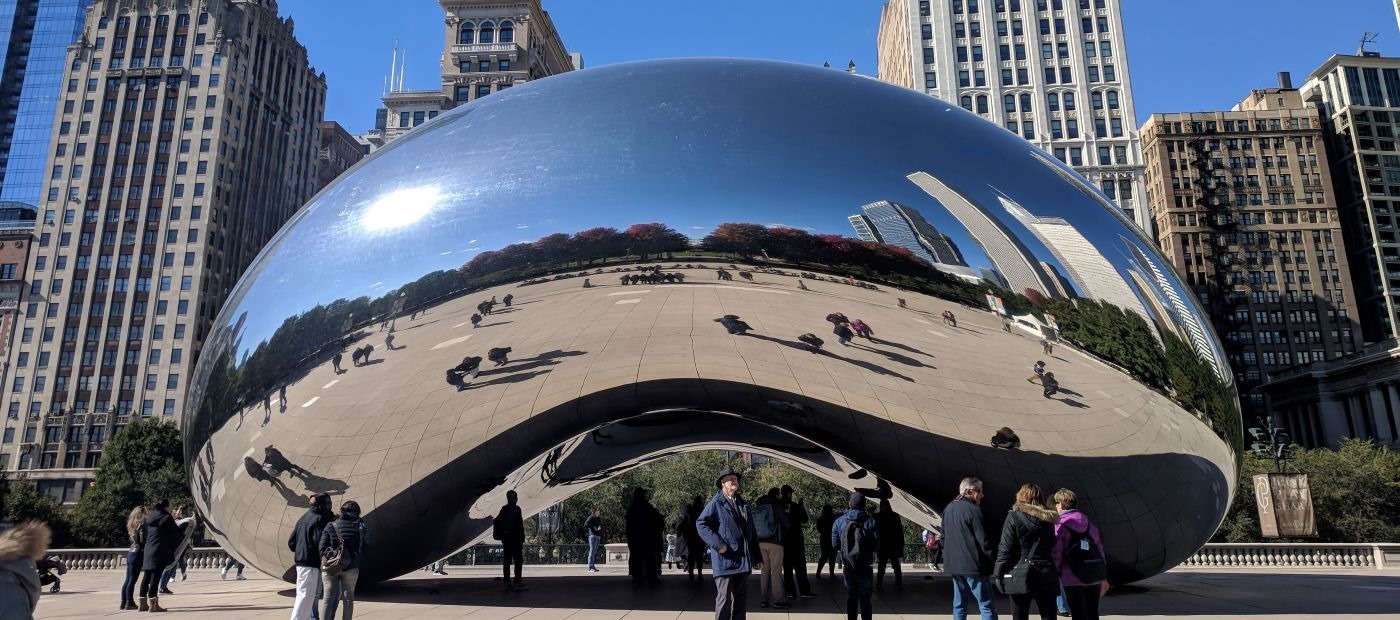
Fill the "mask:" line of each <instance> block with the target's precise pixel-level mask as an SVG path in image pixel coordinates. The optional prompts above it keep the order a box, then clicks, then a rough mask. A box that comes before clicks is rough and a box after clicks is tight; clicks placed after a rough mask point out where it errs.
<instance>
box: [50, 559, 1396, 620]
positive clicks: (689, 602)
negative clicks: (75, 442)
mask: <svg viewBox="0 0 1400 620" xmlns="http://www.w3.org/2000/svg"><path fill="white" fill-rule="evenodd" d="M582 568H583V567H581V566H549V567H541V566H527V567H525V579H526V580H527V581H529V582H530V584H531V586H532V587H531V589H530V590H528V591H525V592H502V591H501V590H500V584H499V583H498V582H495V581H492V580H491V577H493V576H496V575H498V574H499V572H500V571H499V568H497V567H472V568H468V567H458V566H451V567H448V572H449V573H450V575H449V576H448V577H444V578H440V579H439V578H427V577H426V576H427V573H423V572H415V573H413V574H412V575H409V576H406V577H403V578H400V579H395V580H393V581H390V582H388V583H387V584H385V586H384V587H382V588H377V589H374V590H369V589H368V588H367V587H365V586H364V585H363V582H361V584H362V585H361V587H360V588H359V591H358V592H357V595H356V600H355V617H357V618H359V617H364V618H376V619H379V620H396V619H412V620H430V619H436V618H464V617H465V618H490V619H505V618H521V619H529V620H560V619H563V618H570V619H589V620H621V619H623V618H626V619H627V620H636V619H648V620H663V619H665V620H704V619H706V618H713V617H714V593H715V590H714V585H713V583H711V581H710V579H709V578H708V577H707V578H706V579H705V580H704V581H703V582H702V583H700V584H697V585H692V584H689V583H686V581H685V579H684V578H683V577H682V576H679V575H675V574H673V573H672V572H671V571H665V572H664V574H663V577H662V580H661V581H662V583H661V586H660V587H659V588H656V589H651V590H636V591H634V590H632V589H631V587H629V585H628V584H629V581H628V579H627V578H626V576H625V575H624V573H625V569H622V568H613V567H608V568H604V569H602V570H603V572H602V573H600V574H597V575H587V574H584V573H583V572H582ZM905 571H906V572H905V578H906V579H907V580H908V581H907V582H906V583H905V586H904V588H903V589H895V588H892V587H889V584H886V586H885V588H883V589H882V590H879V591H877V592H876V593H875V597H874V606H873V607H874V608H873V611H874V612H875V617H876V618H903V619H906V620H925V619H928V620H932V619H935V618H937V619H943V618H947V617H948V611H949V610H950V609H951V608H952V594H951V591H952V587H951V586H950V584H949V581H948V578H947V577H944V576H939V577H937V578H935V579H933V580H925V579H923V578H922V574H923V573H922V571H915V570H910V569H908V568H906V569H905ZM1266 571H1267V572H1266ZM887 578H888V576H887ZM752 579H753V581H752V582H750V583H749V592H750V594H749V605H750V607H749V609H750V614H751V615H753V614H759V615H760V617H773V618H777V617H792V618H841V617H844V616H843V613H844V609H845V604H846V593H845V590H844V588H842V586H841V581H840V579H830V578H823V579H816V578H814V579H812V584H813V590H814V593H815V594H816V595H817V597H816V598H814V599H801V600H799V601H798V603H797V605H796V606H795V607H794V608H793V609H791V610H784V611H783V612H781V615H779V614H778V613H771V614H770V613H768V612H772V611H773V610H768V609H765V610H760V609H759V608H758V602H757V600H756V599H757V598H758V583H757V580H758V578H757V577H756V576H755V577H753V578H752ZM121 581H122V574H121V573H120V572H118V571H71V572H69V573H68V575H67V576H65V577H64V578H63V593H61V594H56V595H51V594H44V595H43V597H42V598H41V599H40V602H39V609H38V613H37V615H36V617H38V618H73V619H79V618H81V619H83V620H86V619H88V618H105V617H108V615H112V616H113V617H117V616H124V615H125V614H124V612H116V611H113V608H112V606H111V604H112V601H113V600H114V599H116V598H117V587H118V586H119V585H121ZM171 587H172V588H173V589H174V590H175V592H176V594H174V595H170V596H162V597H161V598H160V602H161V605H163V606H166V607H169V608H170V610H171V611H172V612H174V613H172V614H171V615H172V616H173V615H176V614H179V613H180V612H192V611H197V612H198V613H199V614H200V617H201V618H208V619H210V620H225V619H228V620H232V619H238V620H243V619H246V618H268V619H272V618H277V619H279V620H280V619H283V618H286V617H287V612H288V610H289V609H290V608H291V605H292V598H291V594H292V589H291V586H289V585H288V584H286V583H283V582H281V581H274V580H271V579H268V578H266V577H263V576H261V575H258V574H257V573H256V572H255V571H252V570H251V569H250V571H249V579H248V580H247V581H219V578H218V575H217V574H216V573H215V571H213V570H198V569H191V570H190V573H189V581H176V582H175V583H174V584H173V585H172V586H171ZM1397 591H1400V571H1396V570H1384V571H1377V570H1374V569H1366V570H1331V569H1329V570H1308V569H1289V570H1283V569H1248V570H1238V569H1236V570H1231V569H1209V570H1204V569H1185V570H1183V569H1178V570H1174V571H1171V572H1169V573H1166V574H1163V575H1158V576H1156V577H1153V578H1151V579H1148V580H1147V581H1143V582H1140V583H1137V584H1134V585H1133V586H1131V587H1129V588H1122V589H1118V590H1115V591H1113V592H1110V594H1109V596H1108V597H1107V598H1105V599H1104V600H1103V602H1102V608H1101V611H1102V617H1103V618H1105V619H1106V620H1115V619H1117V620H1121V619H1127V618H1149V617H1172V618H1179V619H1181V620H1213V619H1216V618H1239V617H1251V618H1260V619H1263V618H1290V619H1299V620H1301V619H1303V618H1317V619H1329V620H1330V619H1332V618H1336V619H1337V620H1341V619H1344V618H1345V619H1352V618H1359V617H1365V618H1400V613H1397V612H1396V607H1395V593H1396V592H1397ZM997 608H998V610H1000V611H1001V612H1002V616H1003V617H1007V618H1009V617H1010V613H1009V612H1008V610H1009V609H1010V601H1009V600H1008V599H1007V598H1006V597H1000V599H999V600H998V604H997Z"/></svg>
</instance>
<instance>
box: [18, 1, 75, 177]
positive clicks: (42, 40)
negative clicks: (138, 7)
mask: <svg viewBox="0 0 1400 620" xmlns="http://www.w3.org/2000/svg"><path fill="white" fill-rule="evenodd" d="M91 2H92V0H9V1H8V2H0V52H3V53H4V55H5V65H4V73H3V75H0V200H10V201H18V202H24V203H28V204H31V205H32V204H36V203H38V202H39V193H40V191H42V190H43V186H44V171H45V167H44V164H46V163H47V162H48V150H49V138H50V136H51V134H52V132H53V119H54V113H55V112H56V111H57V109H56V106H57V105H58V100H59V96H58V95H59V93H60V92H62V83H63V65H64V63H65V62H67V61H68V46H69V45H72V44H73V42H74V41H76V40H77V38H78V33H79V32H80V31H81V30H82V27H83V20H84V15H85V13H84V9H86V8H87V6H88V4H90V3H91Z"/></svg>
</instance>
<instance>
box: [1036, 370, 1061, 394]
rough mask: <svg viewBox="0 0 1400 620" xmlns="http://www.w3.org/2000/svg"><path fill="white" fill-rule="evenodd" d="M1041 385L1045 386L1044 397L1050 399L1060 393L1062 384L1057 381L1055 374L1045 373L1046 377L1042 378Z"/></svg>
mask: <svg viewBox="0 0 1400 620" xmlns="http://www.w3.org/2000/svg"><path fill="white" fill-rule="evenodd" d="M1040 384H1041V385H1043V386H1045V390H1044V394H1043V395H1044V396H1045V397H1046V398H1050V397H1051V396H1054V395H1055V393H1056V392H1059V391H1060V382H1059V381H1056V380H1055V373H1053V372H1047V373H1045V376H1044V377H1041V378H1040Z"/></svg>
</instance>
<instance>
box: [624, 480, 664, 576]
mask: <svg viewBox="0 0 1400 620" xmlns="http://www.w3.org/2000/svg"><path fill="white" fill-rule="evenodd" d="M626 525H627V551H628V559H627V573H628V574H630V575H632V587H634V588H639V587H641V586H642V585H654V584H656V583H657V582H658V581H660V578H661V551H662V547H661V537H662V533H663V532H664V531H665V529H666V519H665V517H662V516H661V511H659V510H657V509H656V507H655V506H652V505H651V501H650V500H649V499H647V492H646V489H643V488H640V487H638V488H636V489H634V490H633V491H632V503H630V504H628V505H627V517H626Z"/></svg>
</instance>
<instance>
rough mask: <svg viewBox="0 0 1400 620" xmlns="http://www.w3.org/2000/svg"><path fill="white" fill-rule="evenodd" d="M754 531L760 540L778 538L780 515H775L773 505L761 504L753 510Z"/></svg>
mask: <svg viewBox="0 0 1400 620" xmlns="http://www.w3.org/2000/svg"><path fill="white" fill-rule="evenodd" d="M753 529H754V530H755V531H757V532H758V537H759V539H760V540H761V539H764V538H777V537H778V515H776V514H774V513H773V504H767V503H764V504H759V505H758V506H756V507H754V510H753Z"/></svg>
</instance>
